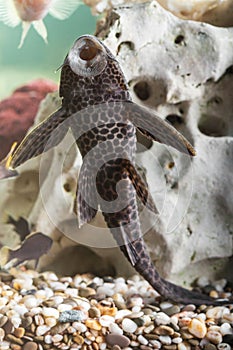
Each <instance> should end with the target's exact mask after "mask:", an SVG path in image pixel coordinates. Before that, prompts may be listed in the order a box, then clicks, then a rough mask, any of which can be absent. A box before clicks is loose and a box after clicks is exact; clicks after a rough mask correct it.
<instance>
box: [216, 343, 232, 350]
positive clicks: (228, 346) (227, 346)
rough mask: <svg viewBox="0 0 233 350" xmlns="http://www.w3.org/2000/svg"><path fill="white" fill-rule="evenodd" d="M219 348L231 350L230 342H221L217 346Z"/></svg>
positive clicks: (220, 349) (219, 349)
mask: <svg viewBox="0 0 233 350" xmlns="http://www.w3.org/2000/svg"><path fill="white" fill-rule="evenodd" d="M217 349H218V350H231V346H230V345H229V344H226V343H222V344H219V345H218V346H217Z"/></svg>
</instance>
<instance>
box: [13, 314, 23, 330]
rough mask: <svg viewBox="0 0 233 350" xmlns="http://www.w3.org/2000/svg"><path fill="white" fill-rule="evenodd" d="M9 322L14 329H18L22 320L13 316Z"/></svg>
mask: <svg viewBox="0 0 233 350" xmlns="http://www.w3.org/2000/svg"><path fill="white" fill-rule="evenodd" d="M11 322H12V323H13V326H14V327H15V328H18V327H19V326H20V325H21V322H22V320H21V318H20V317H17V316H13V317H11Z"/></svg>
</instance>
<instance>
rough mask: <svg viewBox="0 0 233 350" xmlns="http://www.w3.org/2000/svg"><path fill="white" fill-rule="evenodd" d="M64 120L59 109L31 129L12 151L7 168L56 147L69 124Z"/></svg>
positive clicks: (62, 111)
mask: <svg viewBox="0 0 233 350" xmlns="http://www.w3.org/2000/svg"><path fill="white" fill-rule="evenodd" d="M65 119H66V114H65V111H64V110H63V109H62V108H61V109H59V110H58V111H57V112H55V113H54V114H52V115H51V116H50V117H49V118H48V119H46V120H45V121H43V122H42V123H41V124H39V125H38V126H37V127H36V128H35V129H33V130H32V131H31V132H30V133H29V134H28V135H26V136H25V138H24V139H23V141H22V142H21V143H20V145H19V146H18V147H17V148H16V149H15V150H14V152H13V154H12V155H11V160H10V164H9V166H10V167H11V168H16V167H17V166H19V165H21V164H23V163H24V162H26V161H27V160H29V159H31V158H34V157H36V156H38V155H40V154H42V153H44V152H46V151H48V150H49V149H51V148H53V147H55V146H57V145H58V144H59V143H60V142H61V141H62V139H63V138H64V137H65V135H66V133H67V131H68V129H69V123H68V122H67V123H63V121H64V120H65Z"/></svg>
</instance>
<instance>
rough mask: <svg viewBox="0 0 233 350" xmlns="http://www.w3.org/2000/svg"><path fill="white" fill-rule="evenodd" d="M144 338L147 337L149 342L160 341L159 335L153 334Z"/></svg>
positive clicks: (144, 335) (145, 335)
mask: <svg viewBox="0 0 233 350" xmlns="http://www.w3.org/2000/svg"><path fill="white" fill-rule="evenodd" d="M143 337H145V338H146V339H148V340H158V339H159V335H157V334H152V333H149V334H143Z"/></svg>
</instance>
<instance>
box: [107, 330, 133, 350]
mask: <svg viewBox="0 0 233 350" xmlns="http://www.w3.org/2000/svg"><path fill="white" fill-rule="evenodd" d="M106 342H107V344H109V345H111V346H113V345H118V346H120V348H126V347H127V346H129V344H130V339H129V338H127V337H126V336H124V335H120V334H114V333H111V334H107V335H106Z"/></svg>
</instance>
